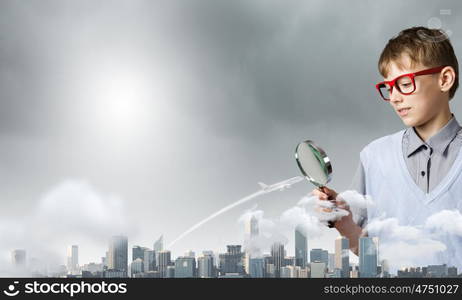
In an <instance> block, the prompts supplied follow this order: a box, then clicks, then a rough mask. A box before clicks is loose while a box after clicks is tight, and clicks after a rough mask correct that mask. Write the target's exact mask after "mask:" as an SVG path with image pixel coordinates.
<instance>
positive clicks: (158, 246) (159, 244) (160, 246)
mask: <svg viewBox="0 0 462 300" xmlns="http://www.w3.org/2000/svg"><path fill="white" fill-rule="evenodd" d="M152 250H154V252H155V257H156V266H157V267H159V252H160V251H163V250H164V235H163V234H162V235H161V236H160V237H159V238H158V239H157V241H155V242H154V245H153V247H152Z"/></svg>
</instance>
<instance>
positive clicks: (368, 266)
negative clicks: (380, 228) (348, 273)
mask: <svg viewBox="0 0 462 300" xmlns="http://www.w3.org/2000/svg"><path fill="white" fill-rule="evenodd" d="M359 277H362V278H366V277H377V243H376V241H374V239H373V238H372V237H361V238H359Z"/></svg>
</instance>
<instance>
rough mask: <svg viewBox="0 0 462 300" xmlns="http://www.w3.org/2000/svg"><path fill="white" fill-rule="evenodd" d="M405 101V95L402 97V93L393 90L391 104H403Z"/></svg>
mask: <svg viewBox="0 0 462 300" xmlns="http://www.w3.org/2000/svg"><path fill="white" fill-rule="evenodd" d="M402 101H403V95H401V93H400V92H398V91H397V90H396V89H393V90H392V91H391V93H390V102H402Z"/></svg>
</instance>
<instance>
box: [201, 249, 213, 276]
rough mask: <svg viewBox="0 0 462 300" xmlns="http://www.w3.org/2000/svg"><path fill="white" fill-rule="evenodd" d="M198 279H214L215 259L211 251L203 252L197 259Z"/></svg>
mask: <svg viewBox="0 0 462 300" xmlns="http://www.w3.org/2000/svg"><path fill="white" fill-rule="evenodd" d="M197 264H198V268H197V269H198V270H197V273H198V274H197V276H198V277H199V278H213V277H215V258H214V256H213V252H212V251H204V252H203V253H202V256H200V257H199V258H198V259H197Z"/></svg>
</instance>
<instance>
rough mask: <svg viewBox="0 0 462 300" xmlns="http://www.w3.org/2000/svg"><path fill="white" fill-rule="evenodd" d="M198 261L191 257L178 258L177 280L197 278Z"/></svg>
mask: <svg viewBox="0 0 462 300" xmlns="http://www.w3.org/2000/svg"><path fill="white" fill-rule="evenodd" d="M195 273H196V259H195V258H194V257H190V256H183V257H178V258H177V259H176V260H175V278H191V277H195V275H196V274H195Z"/></svg>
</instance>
